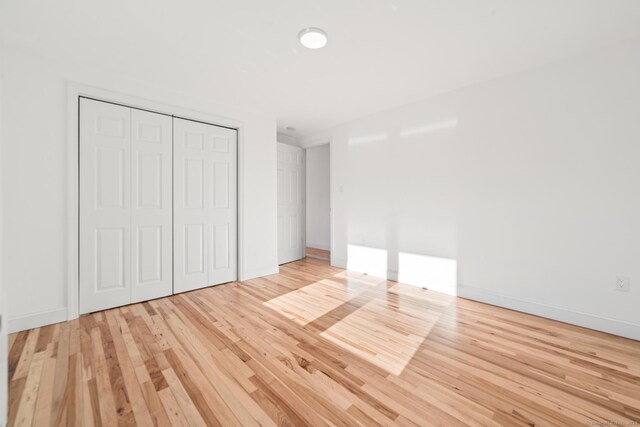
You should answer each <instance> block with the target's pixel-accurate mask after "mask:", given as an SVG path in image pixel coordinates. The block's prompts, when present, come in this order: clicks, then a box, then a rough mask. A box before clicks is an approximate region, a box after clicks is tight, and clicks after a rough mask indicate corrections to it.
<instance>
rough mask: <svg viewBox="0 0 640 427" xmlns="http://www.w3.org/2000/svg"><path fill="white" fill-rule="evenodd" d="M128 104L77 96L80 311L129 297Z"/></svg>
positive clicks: (129, 121)
mask: <svg viewBox="0 0 640 427" xmlns="http://www.w3.org/2000/svg"><path fill="white" fill-rule="evenodd" d="M130 124H131V110H130V109H129V108H126V107H121V106H117V105H112V104H107V103H103V102H99V101H94V100H89V99H85V98H81V100H80V141H79V156H80V158H79V161H80V171H79V174H80V175H79V183H80V186H79V190H80V200H79V208H80V224H79V227H80V230H79V231H80V234H79V244H80V254H79V257H80V258H79V265H80V271H79V273H80V276H79V285H80V313H88V312H92V311H97V310H102V309H105V308H109V307H115V306H119V305H124V304H128V303H129V302H130V298H131V170H130V167H131V132H130Z"/></svg>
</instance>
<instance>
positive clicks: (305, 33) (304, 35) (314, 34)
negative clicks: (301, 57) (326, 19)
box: [298, 27, 328, 49]
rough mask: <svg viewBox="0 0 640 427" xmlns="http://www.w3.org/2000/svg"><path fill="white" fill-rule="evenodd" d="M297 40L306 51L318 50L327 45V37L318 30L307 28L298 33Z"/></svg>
mask: <svg viewBox="0 0 640 427" xmlns="http://www.w3.org/2000/svg"><path fill="white" fill-rule="evenodd" d="M298 39H299V40H300V43H301V44H302V46H304V47H306V48H308V49H320V48H321V47H324V46H325V45H326V44H327V40H328V37H327V33H325V32H324V31H323V30H321V29H320V28H315V27H309V28H305V29H303V30H302V31H300V32H299V33H298Z"/></svg>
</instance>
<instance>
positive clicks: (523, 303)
mask: <svg viewBox="0 0 640 427" xmlns="http://www.w3.org/2000/svg"><path fill="white" fill-rule="evenodd" d="M458 296H459V297H462V298H467V299H470V300H474V301H479V302H483V303H486V304H491V305H496V306H498V307H504V308H508V309H511V310H516V311H521V312H523V313H529V314H534V315H536V316H540V317H546V318H547V319H553V320H558V321H560V322H565V323H570V324H572V325H577V326H582V327H585V328H589V329H595V330H596V331H601V332H607V333H609V334H613V335H618V336H622V337H626V338H631V339H634V340H640V325H638V324H636V323H630V322H625V321H623V320H618V319H611V318H608V317H603V316H598V315H595V314H591V313H583V312H580V311H575V310H571V309H568V308H565V307H558V306H554V305H549V304H543V303H539V302H535V301H527V300H523V299H519V298H515V297H511V296H506V295H500V294H496V293H493V292H491V291H488V290H486V289H482V288H476V287H475V286H465V285H458Z"/></svg>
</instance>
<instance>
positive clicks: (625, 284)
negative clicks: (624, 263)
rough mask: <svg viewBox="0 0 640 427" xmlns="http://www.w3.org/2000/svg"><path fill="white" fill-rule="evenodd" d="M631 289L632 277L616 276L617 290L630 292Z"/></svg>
mask: <svg viewBox="0 0 640 427" xmlns="http://www.w3.org/2000/svg"><path fill="white" fill-rule="evenodd" d="M630 290H631V278H629V277H625V276H618V277H616V291H623V292H629V291H630Z"/></svg>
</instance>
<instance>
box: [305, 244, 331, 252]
mask: <svg viewBox="0 0 640 427" xmlns="http://www.w3.org/2000/svg"><path fill="white" fill-rule="evenodd" d="M307 247H308V248H313V249H322V250H323V251H330V250H331V246H330V245H323V244H320V243H309V242H307Z"/></svg>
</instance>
